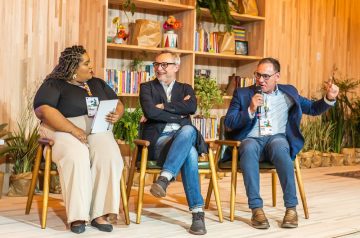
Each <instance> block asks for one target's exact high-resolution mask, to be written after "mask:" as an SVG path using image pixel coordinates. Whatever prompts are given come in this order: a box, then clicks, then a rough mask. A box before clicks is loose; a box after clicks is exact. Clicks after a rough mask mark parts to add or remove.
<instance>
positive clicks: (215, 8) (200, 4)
mask: <svg viewBox="0 0 360 238" xmlns="http://www.w3.org/2000/svg"><path fill="white" fill-rule="evenodd" d="M229 4H230V5H232V6H235V8H237V2H236V1H233V0H229V1H224V0H197V1H196V16H197V17H198V22H200V20H201V11H200V8H207V9H209V11H210V15H211V16H212V18H213V22H214V25H216V24H219V25H220V24H224V25H225V30H226V31H227V32H231V31H232V26H233V25H238V24H239V22H238V21H237V20H235V19H234V18H233V17H232V15H231V14H230V10H231V9H230V5H229Z"/></svg>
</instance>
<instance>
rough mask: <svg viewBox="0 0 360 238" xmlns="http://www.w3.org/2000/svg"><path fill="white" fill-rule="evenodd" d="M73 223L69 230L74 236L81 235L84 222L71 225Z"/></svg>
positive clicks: (83, 229)
mask: <svg viewBox="0 0 360 238" xmlns="http://www.w3.org/2000/svg"><path fill="white" fill-rule="evenodd" d="M73 223H74V222H72V223H71V225H70V230H71V231H72V232H74V233H76V234H80V233H83V232H84V231H85V222H84V223H80V224H76V225H73Z"/></svg>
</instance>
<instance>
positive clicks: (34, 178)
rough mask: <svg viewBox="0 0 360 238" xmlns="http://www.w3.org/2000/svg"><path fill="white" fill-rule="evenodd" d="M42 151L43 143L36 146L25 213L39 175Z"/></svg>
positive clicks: (27, 211)
mask: <svg viewBox="0 0 360 238" xmlns="http://www.w3.org/2000/svg"><path fill="white" fill-rule="evenodd" d="M42 153H43V145H39V146H38V148H37V152H36V157H35V163H34V168H33V172H32V179H31V184H30V188H29V194H28V198H27V202H26V209H25V214H29V212H30V209H31V205H32V200H33V197H34V192H35V187H36V182H37V178H38V175H39V168H40V162H41V157H42Z"/></svg>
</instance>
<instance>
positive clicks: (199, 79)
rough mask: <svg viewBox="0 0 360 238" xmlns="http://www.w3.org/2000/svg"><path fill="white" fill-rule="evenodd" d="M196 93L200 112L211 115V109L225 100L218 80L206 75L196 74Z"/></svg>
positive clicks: (207, 115) (206, 115)
mask: <svg viewBox="0 0 360 238" xmlns="http://www.w3.org/2000/svg"><path fill="white" fill-rule="evenodd" d="M194 81H195V94H196V96H197V97H198V99H199V102H198V105H199V108H200V114H201V115H203V116H205V117H209V116H210V109H211V108H212V107H213V106H214V105H215V104H220V103H222V102H223V98H222V92H221V90H220V88H219V86H218V84H217V82H216V80H214V79H211V78H207V77H205V76H195V80H194Z"/></svg>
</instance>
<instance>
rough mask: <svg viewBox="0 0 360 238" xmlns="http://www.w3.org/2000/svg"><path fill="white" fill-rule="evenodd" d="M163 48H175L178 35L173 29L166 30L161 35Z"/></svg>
mask: <svg viewBox="0 0 360 238" xmlns="http://www.w3.org/2000/svg"><path fill="white" fill-rule="evenodd" d="M162 47H163V48H177V47H178V35H177V34H176V33H175V32H174V31H167V32H165V33H164V35H163V41H162Z"/></svg>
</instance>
